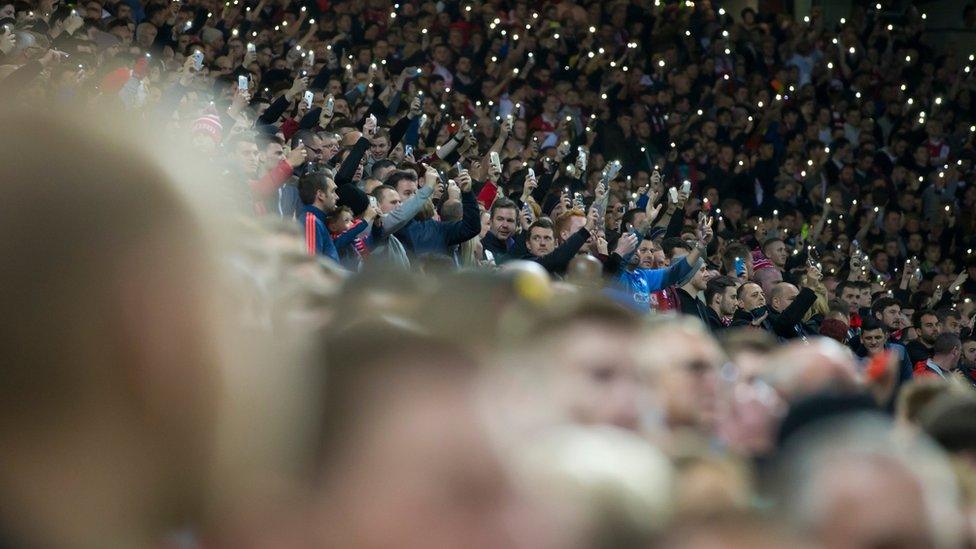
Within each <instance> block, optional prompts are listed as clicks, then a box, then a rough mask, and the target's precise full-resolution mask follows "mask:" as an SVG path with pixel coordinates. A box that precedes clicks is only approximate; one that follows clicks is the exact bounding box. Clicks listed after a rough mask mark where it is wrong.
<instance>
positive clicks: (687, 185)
mask: <svg viewBox="0 0 976 549" xmlns="http://www.w3.org/2000/svg"><path fill="white" fill-rule="evenodd" d="M681 192H683V193H685V194H690V193H691V181H688V180H687V179H685V182H684V183H682V184H681Z"/></svg>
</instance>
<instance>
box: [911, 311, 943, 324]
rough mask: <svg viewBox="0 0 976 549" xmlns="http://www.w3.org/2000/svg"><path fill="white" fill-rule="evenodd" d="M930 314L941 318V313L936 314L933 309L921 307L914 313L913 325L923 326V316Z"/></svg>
mask: <svg viewBox="0 0 976 549" xmlns="http://www.w3.org/2000/svg"><path fill="white" fill-rule="evenodd" d="M928 315H932V316H934V317H936V318H939V315H937V314H935V311H933V310H932V309H919V310H917V311H915V314H913V315H912V326H914V327H916V328H920V327H921V326H922V317H923V316H928Z"/></svg>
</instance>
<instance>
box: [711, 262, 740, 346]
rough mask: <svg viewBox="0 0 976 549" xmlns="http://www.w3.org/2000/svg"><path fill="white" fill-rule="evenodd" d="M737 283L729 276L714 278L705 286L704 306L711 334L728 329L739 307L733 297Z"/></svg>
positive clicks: (737, 286)
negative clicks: (706, 307)
mask: <svg viewBox="0 0 976 549" xmlns="http://www.w3.org/2000/svg"><path fill="white" fill-rule="evenodd" d="M738 288H739V281H737V280H736V279H734V278H732V277H731V276H716V277H715V278H713V279H711V280H709V281H708V283H707V284H706V285H705V304H706V305H707V306H708V311H707V314H708V327H709V328H710V329H711V330H712V332H713V333H714V332H718V331H720V330H724V329H725V328H728V326H729V324H731V323H732V316H733V315H735V310H736V309H737V308H738V307H739V302H738V300H737V299H736V297H735V293H736V290H737V289H738Z"/></svg>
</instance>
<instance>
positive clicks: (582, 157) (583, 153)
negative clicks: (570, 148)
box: [576, 145, 586, 172]
mask: <svg viewBox="0 0 976 549" xmlns="http://www.w3.org/2000/svg"><path fill="white" fill-rule="evenodd" d="M576 152H578V153H579V158H580V169H581V170H583V171H584V172H585V171H586V147H584V146H583V145H580V146H579V147H577V148H576Z"/></svg>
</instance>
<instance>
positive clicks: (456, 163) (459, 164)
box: [454, 162, 464, 173]
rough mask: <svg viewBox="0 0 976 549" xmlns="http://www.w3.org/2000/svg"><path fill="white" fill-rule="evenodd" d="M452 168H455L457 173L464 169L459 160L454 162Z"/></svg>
mask: <svg viewBox="0 0 976 549" xmlns="http://www.w3.org/2000/svg"><path fill="white" fill-rule="evenodd" d="M454 169H455V170H457V173H461V172H462V171H464V166H462V165H461V162H455V163H454Z"/></svg>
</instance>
